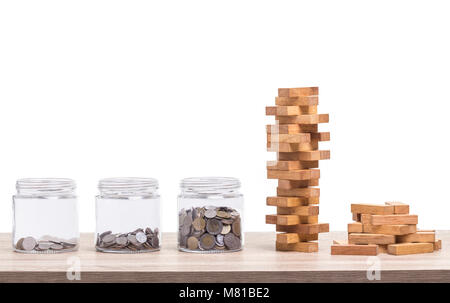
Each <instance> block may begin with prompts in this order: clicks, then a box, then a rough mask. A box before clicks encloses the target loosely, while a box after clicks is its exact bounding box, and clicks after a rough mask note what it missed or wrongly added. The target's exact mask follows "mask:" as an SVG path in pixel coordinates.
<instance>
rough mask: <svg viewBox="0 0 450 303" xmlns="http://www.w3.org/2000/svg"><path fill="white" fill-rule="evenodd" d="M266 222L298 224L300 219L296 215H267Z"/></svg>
mask: <svg viewBox="0 0 450 303" xmlns="http://www.w3.org/2000/svg"><path fill="white" fill-rule="evenodd" d="M266 224H278V225H298V224H300V219H299V216H296V215H266Z"/></svg>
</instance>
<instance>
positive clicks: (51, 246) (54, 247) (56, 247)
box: [50, 243, 64, 250]
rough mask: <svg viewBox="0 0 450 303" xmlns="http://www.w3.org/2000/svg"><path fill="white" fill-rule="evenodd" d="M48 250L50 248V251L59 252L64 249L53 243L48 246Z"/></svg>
mask: <svg viewBox="0 0 450 303" xmlns="http://www.w3.org/2000/svg"><path fill="white" fill-rule="evenodd" d="M50 248H51V249H54V250H61V249H63V248H64V247H63V246H62V245H61V244H56V243H53V244H52V245H50Z"/></svg>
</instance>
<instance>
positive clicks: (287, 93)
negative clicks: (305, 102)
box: [278, 86, 319, 98]
mask: <svg viewBox="0 0 450 303" xmlns="http://www.w3.org/2000/svg"><path fill="white" fill-rule="evenodd" d="M318 94H319V87H317V86H315V87H295V88H279V89H278V97H289V98H292V97H303V96H317V95H318Z"/></svg>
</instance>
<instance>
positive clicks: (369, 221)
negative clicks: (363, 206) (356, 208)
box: [360, 214, 372, 224]
mask: <svg viewBox="0 0 450 303" xmlns="http://www.w3.org/2000/svg"><path fill="white" fill-rule="evenodd" d="M360 218H361V223H362V224H372V215H368V214H360Z"/></svg>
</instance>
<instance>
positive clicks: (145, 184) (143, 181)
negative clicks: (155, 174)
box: [98, 177, 158, 191]
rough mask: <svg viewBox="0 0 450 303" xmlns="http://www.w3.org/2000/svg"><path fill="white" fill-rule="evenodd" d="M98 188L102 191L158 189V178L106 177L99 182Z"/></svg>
mask: <svg viewBox="0 0 450 303" xmlns="http://www.w3.org/2000/svg"><path fill="white" fill-rule="evenodd" d="M98 188H99V190H100V191H109V190H125V189H126V190H133V189H135V190H141V189H158V180H156V179H154V178H141V177H118V178H117V177H116V178H104V179H101V180H100V181H99V182H98Z"/></svg>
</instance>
